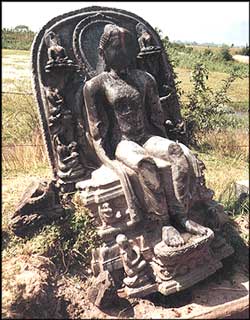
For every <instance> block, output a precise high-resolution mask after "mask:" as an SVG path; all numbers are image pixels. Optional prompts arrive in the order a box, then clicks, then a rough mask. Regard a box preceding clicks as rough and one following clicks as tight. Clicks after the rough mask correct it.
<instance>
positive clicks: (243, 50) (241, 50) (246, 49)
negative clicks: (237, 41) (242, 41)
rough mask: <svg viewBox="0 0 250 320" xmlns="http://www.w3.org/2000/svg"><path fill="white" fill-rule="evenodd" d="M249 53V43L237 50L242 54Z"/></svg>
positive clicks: (246, 54) (247, 54)
mask: <svg viewBox="0 0 250 320" xmlns="http://www.w3.org/2000/svg"><path fill="white" fill-rule="evenodd" d="M249 53H250V50H249V46H248V45H246V46H245V47H243V48H242V49H240V50H239V51H237V54H241V55H243V56H249Z"/></svg>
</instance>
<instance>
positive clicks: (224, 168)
mask: <svg viewBox="0 0 250 320" xmlns="http://www.w3.org/2000/svg"><path fill="white" fill-rule="evenodd" d="M199 158H200V159H201V160H203V161H204V163H205V166H206V169H207V170H206V172H205V176H206V181H207V186H208V187H209V188H211V189H212V190H214V192H215V199H216V200H219V199H221V198H222V195H223V193H224V192H225V191H226V190H227V189H228V188H231V186H232V185H233V184H234V183H235V182H236V181H238V180H245V179H248V176H249V168H248V163H247V162H246V161H244V160H243V159H242V158H241V157H239V156H236V157H235V158H232V157H227V156H223V155H221V154H218V153H217V152H215V151H212V152H206V153H199Z"/></svg>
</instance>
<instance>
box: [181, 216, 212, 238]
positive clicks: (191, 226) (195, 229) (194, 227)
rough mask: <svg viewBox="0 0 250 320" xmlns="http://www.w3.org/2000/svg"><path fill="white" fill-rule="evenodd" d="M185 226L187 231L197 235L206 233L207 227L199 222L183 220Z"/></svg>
mask: <svg viewBox="0 0 250 320" xmlns="http://www.w3.org/2000/svg"><path fill="white" fill-rule="evenodd" d="M185 228H186V230H187V232H190V233H193V234H199V235H202V236H203V235H205V234H207V228H205V227H203V226H201V225H200V224H198V223H196V222H194V221H193V220H186V221H185Z"/></svg>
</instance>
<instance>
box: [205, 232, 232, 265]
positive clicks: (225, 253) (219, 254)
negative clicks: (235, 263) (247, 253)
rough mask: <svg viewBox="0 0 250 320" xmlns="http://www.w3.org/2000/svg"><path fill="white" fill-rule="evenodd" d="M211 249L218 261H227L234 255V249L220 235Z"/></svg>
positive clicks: (216, 236) (215, 238)
mask: <svg viewBox="0 0 250 320" xmlns="http://www.w3.org/2000/svg"><path fill="white" fill-rule="evenodd" d="M210 247H211V250H212V251H213V255H214V257H215V258H216V259H218V260H222V259H225V258H227V257H229V256H230V255H231V254H233V253H234V249H233V247H232V246H231V245H230V244H228V243H227V242H226V240H225V239H224V238H223V237H222V236H220V235H218V234H216V235H215V237H214V239H213V241H212V243H211V246H210Z"/></svg>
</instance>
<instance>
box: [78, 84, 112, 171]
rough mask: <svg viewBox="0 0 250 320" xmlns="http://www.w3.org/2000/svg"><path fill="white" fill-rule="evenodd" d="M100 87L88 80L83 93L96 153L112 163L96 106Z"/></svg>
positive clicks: (103, 160) (105, 161) (108, 162)
mask: <svg viewBox="0 0 250 320" xmlns="http://www.w3.org/2000/svg"><path fill="white" fill-rule="evenodd" d="M97 90H98V87H97V86H94V85H93V84H91V80H90V81H88V82H86V84H85V86H84V89H83V91H84V92H83V94H84V101H85V106H86V111H87V116H88V122H89V129H90V135H91V137H92V143H93V146H94V148H95V151H96V154H97V156H98V157H99V159H100V160H101V162H102V163H104V164H107V165H108V164H112V160H111V159H110V158H109V157H108V156H107V154H106V152H105V150H104V148H103V139H104V135H103V133H102V132H101V130H100V126H101V121H100V119H99V118H98V112H97V107H96V101H95V100H96V94H97Z"/></svg>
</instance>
